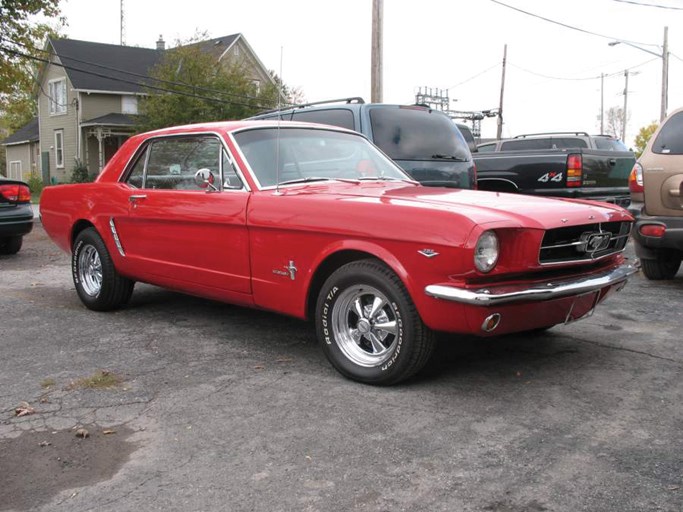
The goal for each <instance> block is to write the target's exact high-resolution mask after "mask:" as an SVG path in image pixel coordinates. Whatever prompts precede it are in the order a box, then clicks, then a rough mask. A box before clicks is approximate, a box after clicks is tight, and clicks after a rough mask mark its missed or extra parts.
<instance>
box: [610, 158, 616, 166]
mask: <svg viewBox="0 0 683 512" xmlns="http://www.w3.org/2000/svg"><path fill="white" fill-rule="evenodd" d="M609 164H610V165H617V160H616V158H610V159H609Z"/></svg>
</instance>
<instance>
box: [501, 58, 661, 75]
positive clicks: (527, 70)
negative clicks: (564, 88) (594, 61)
mask: <svg viewBox="0 0 683 512" xmlns="http://www.w3.org/2000/svg"><path fill="white" fill-rule="evenodd" d="M672 55H673V54H672ZM655 60H658V59H656V58H655V59H649V60H646V61H645V62H641V63H640V64H636V65H635V66H631V67H630V68H627V69H628V71H630V70H632V69H636V68H639V67H641V66H644V65H645V64H649V63H650V62H653V61H655ZM510 66H512V67H513V68H516V69H519V70H520V71H524V72H525V73H529V74H530V75H535V76H540V77H541V78H548V79H549V80H566V81H586V80H598V79H600V78H601V75H596V76H587V77H582V78H573V77H561V76H550V75H544V74H543V73H538V72H536V71H531V70H530V69H525V68H523V67H521V66H516V65H515V64H510ZM623 73H624V71H623V70H619V71H615V72H614V73H606V74H605V75H604V77H605V78H608V77H612V76H617V75H622V74H623Z"/></svg>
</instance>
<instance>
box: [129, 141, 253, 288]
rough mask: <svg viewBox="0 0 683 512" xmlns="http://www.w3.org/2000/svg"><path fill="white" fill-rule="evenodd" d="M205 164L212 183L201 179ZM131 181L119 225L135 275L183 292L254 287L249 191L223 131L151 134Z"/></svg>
mask: <svg viewBox="0 0 683 512" xmlns="http://www.w3.org/2000/svg"><path fill="white" fill-rule="evenodd" d="M200 169H203V170H206V169H208V170H209V171H211V174H210V176H211V177H212V178H215V179H214V181H213V184H211V185H208V183H204V184H197V182H196V181H195V174H196V173H197V171H199V170H200ZM204 172H206V171H204ZM221 178H222V179H221ZM125 181H126V183H127V185H128V187H129V189H130V193H129V198H128V199H129V209H128V215H127V217H125V218H123V219H117V229H118V234H119V238H120V241H121V244H122V247H123V249H124V251H125V255H126V256H125V257H126V258H128V259H129V262H130V263H131V264H132V265H133V267H134V268H135V269H136V273H139V272H141V273H142V274H143V275H146V276H149V280H150V281H151V282H161V283H162V284H165V285H167V286H168V285H171V286H173V285H175V286H177V287H178V288H180V289H184V290H188V289H189V290H192V289H193V288H196V287H197V286H199V287H201V288H203V289H215V290H229V291H233V292H238V293H251V284H250V275H249V245H248V234H247V228H246V211H247V203H248V200H249V192H248V190H247V189H246V188H245V187H244V185H243V183H242V181H241V180H240V178H239V176H238V175H237V174H236V173H235V171H234V167H233V166H232V164H231V159H230V157H229V156H228V153H227V151H226V149H225V148H224V147H223V144H222V143H221V141H220V139H219V138H218V137H217V136H215V135H195V134H192V135H185V136H172V137H161V138H157V139H153V140H151V141H150V142H149V143H148V144H147V145H146V147H145V148H144V150H143V151H142V152H140V153H139V154H138V155H137V158H136V159H135V160H134V163H133V165H132V167H131V169H130V170H129V172H128V174H127V176H126V177H125Z"/></svg>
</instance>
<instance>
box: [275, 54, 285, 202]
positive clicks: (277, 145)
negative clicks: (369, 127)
mask: <svg viewBox="0 0 683 512" xmlns="http://www.w3.org/2000/svg"><path fill="white" fill-rule="evenodd" d="M282 53H283V47H282V46H280V81H279V83H278V85H277V110H278V114H277V137H276V138H275V193H276V194H280V121H281V119H282V114H281V113H280V108H281V106H282Z"/></svg>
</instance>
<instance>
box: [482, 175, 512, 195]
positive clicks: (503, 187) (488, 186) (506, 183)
mask: <svg viewBox="0 0 683 512" xmlns="http://www.w3.org/2000/svg"><path fill="white" fill-rule="evenodd" d="M477 188H478V189H479V190H486V191H488V192H510V193H515V194H516V193H519V187H518V186H517V184H516V183H515V182H514V181H512V180H508V179H505V178H479V179H478V180H477Z"/></svg>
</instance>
